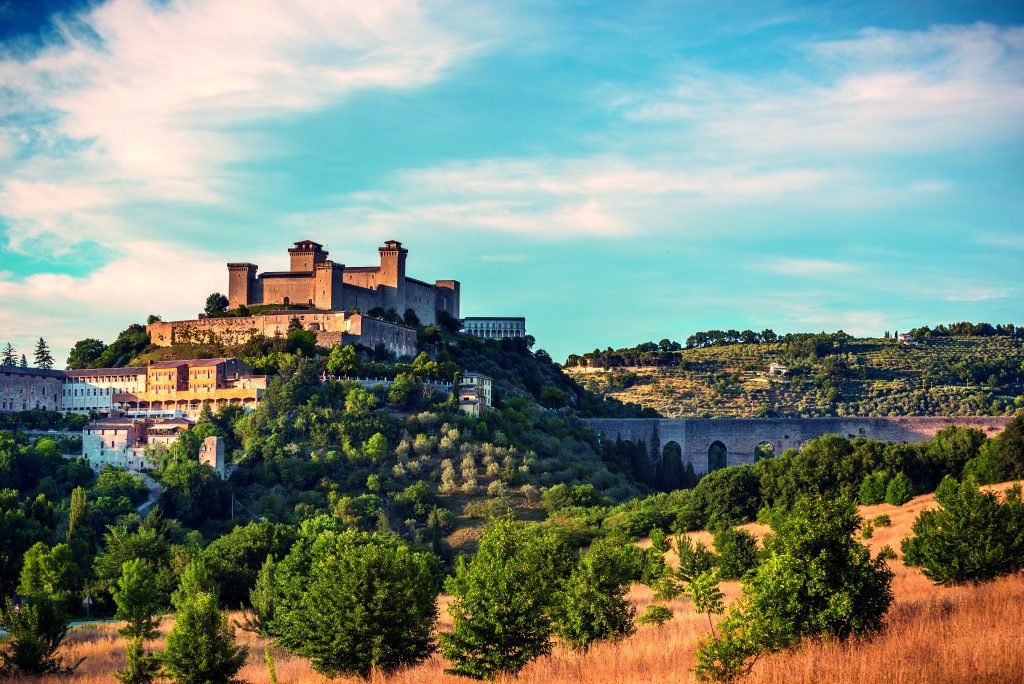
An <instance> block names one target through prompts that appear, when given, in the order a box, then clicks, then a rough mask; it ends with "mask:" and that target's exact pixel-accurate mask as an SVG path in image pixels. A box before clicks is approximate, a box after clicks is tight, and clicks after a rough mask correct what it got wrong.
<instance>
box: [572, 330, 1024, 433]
mask: <svg viewBox="0 0 1024 684" xmlns="http://www.w3.org/2000/svg"><path fill="white" fill-rule="evenodd" d="M985 325H986V324H979V325H978V326H972V327H971V328H968V329H964V328H959V327H955V326H950V327H948V328H947V327H945V326H940V327H939V328H936V329H935V330H932V329H929V328H920V329H916V330H914V331H912V333H911V334H910V335H908V336H904V337H903V340H898V339H896V338H894V337H882V338H855V337H851V336H849V335H846V334H845V333H843V332H841V331H840V332H837V333H832V334H826V333H819V334H804V335H786V336H784V337H779V336H776V335H774V334H770V335H764V334H762V333H756V334H755V333H751V334H750V335H748V336H744V334H743V333H737V334H736V335H735V336H726V337H725V339H726V340H735V341H725V342H723V341H722V339H723V338H721V337H718V338H716V337H715V336H709V335H708V334H706V333H702V334H700V335H704V337H697V336H695V337H691V339H690V340H688V344H687V346H686V347H683V346H682V345H679V344H678V343H673V342H671V341H669V340H663V341H662V342H661V343H658V344H655V343H646V344H642V345H638V346H636V347H632V348H628V349H619V350H612V349H608V350H605V351H598V350H595V351H594V352H591V353H589V354H584V355H582V356H577V355H572V356H570V357H569V359H568V360H567V362H566V363H565V364H564V365H563V370H564V371H565V372H566V374H568V375H569V376H570V377H572V378H574V379H575V380H576V381H578V382H579V383H580V384H581V385H582V386H583V387H585V388H586V389H588V390H590V391H592V392H594V393H597V394H600V395H602V396H605V397H612V398H615V399H618V400H620V401H623V402H628V403H634V404H639V405H641V406H644V407H646V408H650V409H653V410H655V411H657V412H658V413H660V414H661V415H663V416H665V417H668V418H684V417H755V416H775V417H819V416H887V415H888V416H896V415H901V416H928V415H1006V414H1010V413H1012V412H1013V411H1014V410H1016V409H1017V408H1020V407H1022V406H1024V370H1022V369H1024V334H1022V329H1021V328H1017V327H1015V326H1007V327H1005V328H1002V327H1000V328H994V327H992V326H987V327H984V328H983V327H981V326H985ZM964 331H966V332H968V333H973V334H962V332H964ZM989 331H991V333H990V334H978V333H979V332H989ZM712 332H716V331H712ZM730 332H735V331H730ZM746 332H748V333H749V332H750V331H746ZM765 332H766V333H771V331H765ZM695 338H696V339H695ZM744 339H746V340H747V341H744ZM753 340H757V341H753ZM773 364H776V366H775V367H774V369H773ZM780 367H781V368H780Z"/></svg>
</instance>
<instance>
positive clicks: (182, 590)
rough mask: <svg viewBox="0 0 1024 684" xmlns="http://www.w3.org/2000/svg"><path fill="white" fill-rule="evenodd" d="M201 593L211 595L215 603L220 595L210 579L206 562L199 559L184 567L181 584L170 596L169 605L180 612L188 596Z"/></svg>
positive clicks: (215, 584) (214, 583)
mask: <svg viewBox="0 0 1024 684" xmlns="http://www.w3.org/2000/svg"><path fill="white" fill-rule="evenodd" d="M202 592H205V593H207V594H211V595H212V596H213V598H214V600H215V602H216V600H217V599H218V598H219V594H220V591H219V588H218V587H217V583H216V582H214V581H213V578H212V577H210V571H209V569H208V568H207V567H206V562H205V561H203V560H202V559H201V558H200V559H197V560H193V561H192V562H190V563H189V564H188V565H186V566H185V571H184V572H182V573H181V582H180V584H178V588H177V589H176V590H175V592H174V593H173V594H171V604H172V605H173V606H174V607H175V608H176V609H177V610H178V611H179V612H180V611H181V610H182V606H184V604H185V602H186V601H188V599H189V597H190V596H194V595H196V594H199V593H202Z"/></svg>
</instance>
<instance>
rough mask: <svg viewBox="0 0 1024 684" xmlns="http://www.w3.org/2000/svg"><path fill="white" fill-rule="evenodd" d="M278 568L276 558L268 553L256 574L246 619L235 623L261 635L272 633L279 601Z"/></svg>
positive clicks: (250, 592) (247, 630)
mask: <svg viewBox="0 0 1024 684" xmlns="http://www.w3.org/2000/svg"><path fill="white" fill-rule="evenodd" d="M276 569H277V564H276V563H275V562H274V558H273V557H272V556H270V555H267V559H266V560H265V561H263V566H262V567H261V568H260V571H259V574H257V575H256V584H255V586H253V588H252V589H251V590H250V591H249V608H248V609H247V610H246V611H245V619H244V620H243V621H242V622H236V623H235V624H236V625H237V626H238V627H240V628H242V629H243V630H245V631H246V632H252V633H253V634H259V635H261V636H268V635H269V634H270V623H271V622H272V621H273V619H274V609H275V606H276V603H277V597H276V595H275V593H274V577H275V571H276Z"/></svg>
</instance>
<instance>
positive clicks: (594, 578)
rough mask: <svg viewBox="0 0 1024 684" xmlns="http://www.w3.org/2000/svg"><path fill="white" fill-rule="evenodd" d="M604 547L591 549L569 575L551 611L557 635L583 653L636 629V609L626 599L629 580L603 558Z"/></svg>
mask: <svg viewBox="0 0 1024 684" xmlns="http://www.w3.org/2000/svg"><path fill="white" fill-rule="evenodd" d="M604 548H605V547H601V546H598V547H596V548H595V547H591V551H590V552H588V553H587V556H586V557H585V558H584V559H583V562H581V563H580V564H579V565H578V566H577V567H576V569H575V570H574V571H573V573H572V575H570V577H569V581H568V582H566V584H565V589H564V590H563V591H562V592H561V593H560V594H559V595H558V598H557V599H556V601H555V606H554V609H553V611H552V613H553V619H554V631H555V633H556V634H557V635H558V636H559V638H560V639H561V640H562V641H563V642H565V643H566V644H568V645H569V646H571V647H572V648H574V649H577V650H581V651H586V650H587V649H589V648H590V645H591V644H592V643H594V642H595V641H602V640H610V641H614V640H617V639H621V638H622V637H625V636H628V635H630V634H632V633H633V632H634V631H635V630H636V627H635V626H634V625H633V616H634V615H635V614H636V610H635V609H634V608H633V606H632V605H631V604H630V603H629V601H627V600H626V594H627V593H628V592H629V578H627V577H624V576H623V574H622V573H621V572H620V571H619V568H617V567H616V566H615V564H614V563H608V562H606V561H607V559H604V558H601V557H600V556H601V555H602V553H603V549H604ZM592 556H593V558H592Z"/></svg>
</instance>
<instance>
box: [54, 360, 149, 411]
mask: <svg viewBox="0 0 1024 684" xmlns="http://www.w3.org/2000/svg"><path fill="white" fill-rule="evenodd" d="M63 374H64V381H63V386H62V388H61V410H62V411H71V412H74V413H90V412H92V411H95V412H97V413H109V412H110V411H111V410H113V408H114V395H115V394H124V393H131V394H136V393H142V392H145V391H146V369H145V368H86V369H82V370H69V371H64V373H63Z"/></svg>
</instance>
